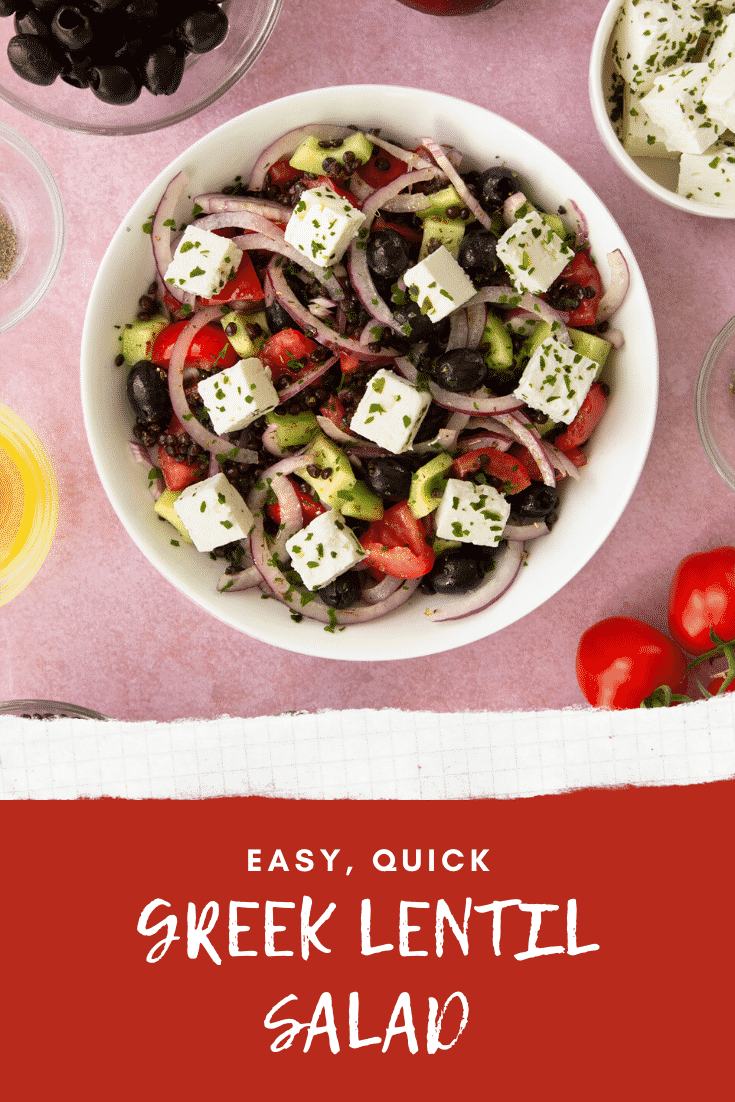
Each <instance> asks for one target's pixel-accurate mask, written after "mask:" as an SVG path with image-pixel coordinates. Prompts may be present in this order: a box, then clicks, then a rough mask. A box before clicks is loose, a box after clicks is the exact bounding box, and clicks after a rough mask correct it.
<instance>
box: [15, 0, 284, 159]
mask: <svg viewBox="0 0 735 1102" xmlns="http://www.w3.org/2000/svg"><path fill="white" fill-rule="evenodd" d="M282 4H283V0H271V7H270V10H269V12H268V16H267V18H266V20H265V22H264V23H263V25H262V26H261V28H260V30H259V32H258V35H257V38H256V39H255V40H254V41H253V42H252V44H251V46H250V49H249V50H248V52H247V54H246V55H245V56H244V57H243V58H242V60H241V61H240V64H239V65H238V66H237V68H235V69H233V71H232V72H231V73H230V75H229V76H228V77H227V79H226V80H224V81H223V82H222V83H221V84H218V85H217V87H216V88H214V89H213V90H212V91H211V92H210V93H208V94H207V95H206V96H203V97H202V98H201V99H198V100H197V101H196V102H195V103H192V104H190V105H189V106H188V107H186V108H182V109H181V110H180V111H177V112H175V113H174V114H171V115H168V116H166V117H165V118H162V119H152V120H150V121H148V122H140V123H126V124H122V123H121V124H120V125H119V126H111V125H108V124H105V123H88V122H84V121H82V120H78V121H76V120H74V121H72V120H71V119H67V118H65V117H64V116H63V115H57V114H55V113H54V112H53V111H45V110H43V109H42V108H38V107H33V106H31V105H30V104H29V103H26V102H25V101H24V100H22V99H21V98H20V97H19V96H16V95H15V94H14V93H13V92H11V91H9V90H8V89H7V88H3V87H2V85H0V99H1V100H5V102H6V103H9V104H10V105H11V106H12V107H15V108H16V109H17V110H18V111H22V112H23V114H25V115H30V116H31V118H34V119H37V120H38V121H39V122H46V123H49V124H50V125H51V126H57V127H59V128H60V129H61V130H71V131H73V132H74V133H77V134H97V135H102V136H107V137H116V136H121V137H122V136H125V135H131V134H148V133H150V132H151V131H153V130H165V129H166V127H168V126H175V125H176V123H179V122H184V120H185V119H190V118H191V117H192V115H196V114H198V113H199V112H200V111H203V110H204V109H205V108H206V107H209V106H210V104H212V103H214V102H215V101H216V100H218V99H219V98H220V97H221V96H223V95H224V94H225V92H228V91H229V90H230V88H232V87H233V86H234V85H235V84H237V82H238V81H239V80H240V79H241V78H242V77H243V76H244V75H245V73H246V72H247V70H248V69H249V68H250V67H251V66H252V65H253V63H254V62H255V61H256V60H257V58H258V56H259V55H260V53H261V51H262V50H263V47H264V46H265V44H266V43H267V41H268V39H269V38H270V36H271V34H272V33H273V28H274V27H275V25H276V20H277V19H278V16H279V14H280V11H281V7H282Z"/></svg>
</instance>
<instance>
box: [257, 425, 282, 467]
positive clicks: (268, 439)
mask: <svg viewBox="0 0 735 1102" xmlns="http://www.w3.org/2000/svg"><path fill="white" fill-rule="evenodd" d="M260 439H261V443H262V445H263V447H264V448H265V450H266V451H267V452H268V454H269V455H276V456H279V458H281V459H282V458H283V457H284V456H285V455H286V452H284V450H283V448H282V447H281V445H280V444H279V443H278V426H277V425H268V427H267V428H266V429H265V431H264V433H263V435H262V436H261V438H260Z"/></svg>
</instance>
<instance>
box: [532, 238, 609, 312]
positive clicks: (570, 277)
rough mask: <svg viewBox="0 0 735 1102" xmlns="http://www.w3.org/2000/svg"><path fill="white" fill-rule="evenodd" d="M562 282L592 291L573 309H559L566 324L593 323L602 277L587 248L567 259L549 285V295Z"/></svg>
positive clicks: (552, 293)
mask: <svg viewBox="0 0 735 1102" xmlns="http://www.w3.org/2000/svg"><path fill="white" fill-rule="evenodd" d="M564 284H573V285H575V286H576V287H581V288H582V289H583V290H584V291H587V292H589V291H591V292H592V294H591V295H590V297H589V298H583V299H582V301H581V302H580V304H579V306H577V307H575V308H574V309H571V310H564V309H561V310H559V313H560V314H561V316H562V317H563V318H564V320H565V321H566V323H567V325H573V326H579V325H594V324H595V318H596V317H597V308H598V306H599V305H600V299H601V298H602V279H601V277H600V273H599V271H598V270H597V265H596V264H595V262H594V260H593V259H592V257H591V256H590V254H589V250H588V249H582V250H581V251H580V252H578V253H576V254H575V256H574V259H573V260H570V261H569V263H568V264H567V266H566V268H565V269H564V271H563V272H562V273H561V275H560V276H558V277H557V279H556V280H554V283H553V284H552V285H551V288H550V297H552V298H553V295H554V292H555V290H557V289H558V288H559V287H560V286H561V285H564ZM544 297H545V296H544Z"/></svg>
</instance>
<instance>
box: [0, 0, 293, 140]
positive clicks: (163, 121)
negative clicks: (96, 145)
mask: <svg viewBox="0 0 735 1102" xmlns="http://www.w3.org/2000/svg"><path fill="white" fill-rule="evenodd" d="M282 2H283V0H247V3H244V2H243V0H225V2H224V3H223V5H222V7H223V10H225V11H226V12H227V17H228V19H229V22H230V26H229V30H228V32H227V37H226V38H225V40H224V41H223V42H222V43H221V45H219V46H218V47H217V48H216V49H214V50H211V51H210V52H209V53H205V54H199V55H197V54H194V53H192V54H190V55H189V57H188V58H187V62H186V70H185V72H184V78H183V80H182V81H181V84H180V85H179V88H178V89H177V91H176V92H174V93H173V95H170V96H153V95H151V94H150V93H149V92H148V91H147V90H146V89H145V88H144V89H143V91H142V92H141V94H140V96H139V97H138V99H137V100H136V101H135V102H134V103H131V104H127V105H126V106H119V105H115V104H109V103H103V102H102V100H100V99H97V97H96V96H95V94H94V93H93V92H92V91H91V90H90V89H89V88H86V89H81V88H74V87H72V86H71V85H69V84H67V83H65V81H63V80H61V78H60V77H57V79H56V80H55V81H54V82H53V84H51V85H47V86H43V85H38V84H31V83H29V82H28V81H26V80H23V79H22V78H21V77H19V76H18V75H17V73H16V72H15V71H14V70H13V68H12V66H11V64H10V62H9V61H8V52H7V49H8V42H9V40H10V39H11V38H12V37H13V35H14V34H15V27H14V20H13V18H12V17H7V18H4V19H0V99H4V100H5V101H6V102H7V103H10V104H12V106H13V107H16V108H17V109H18V110H19V111H24V112H25V113H26V114H27V115H31V116H32V117H33V118H34V119H40V121H41V122H47V123H51V125H52V126H59V127H61V128H62V129H64V130H75V131H77V132H79V133H82V134H109V135H116V134H145V133H147V132H149V131H151V130H161V129H162V128H163V127H165V126H173V124H174V123H177V122H182V121H183V120H184V119H188V118H191V116H192V115H195V114H196V113H197V112H198V111H201V110H202V109H203V108H205V107H208V106H209V105H210V104H211V103H214V101H215V100H217V99H219V98H220V96H222V95H224V93H225V92H227V91H228V90H229V89H230V88H232V86H233V85H234V84H236V83H237V81H238V80H240V78H241V77H242V76H244V75H245V73H246V72H247V70H248V69H249V68H250V67H251V65H252V64H253V62H254V61H255V60H256V58H257V57H258V55H259V54H260V52H261V50H262V49H263V47H264V46H265V44H266V42H267V41H268V39H269V38H270V36H271V33H272V31H273V28H274V27H275V25H276V20H277V19H278V15H279V13H280V10H281V4H282Z"/></svg>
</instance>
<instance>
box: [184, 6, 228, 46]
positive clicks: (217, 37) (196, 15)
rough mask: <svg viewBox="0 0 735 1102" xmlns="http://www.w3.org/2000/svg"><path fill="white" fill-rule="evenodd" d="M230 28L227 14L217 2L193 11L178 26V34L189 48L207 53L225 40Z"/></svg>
mask: <svg viewBox="0 0 735 1102" xmlns="http://www.w3.org/2000/svg"><path fill="white" fill-rule="evenodd" d="M228 28H229V21H228V19H227V16H226V15H225V13H224V12H223V11H222V9H221V8H218V7H217V6H216V4H213V5H210V6H209V7H202V8H200V9H199V10H198V11H195V12H192V14H191V15H188V16H187V17H186V19H184V20H182V22H181V23H179V26H178V31H177V33H178V36H179V38H180V39H181V41H182V42H183V43H184V45H185V46H186V48H187V49H188V50H192V51H193V52H194V53H195V54H206V53H208V52H209V51H210V50H213V49H214V48H215V46H219V44H220V42H223V41H224V39H225V36H226V34H227V31H228Z"/></svg>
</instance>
